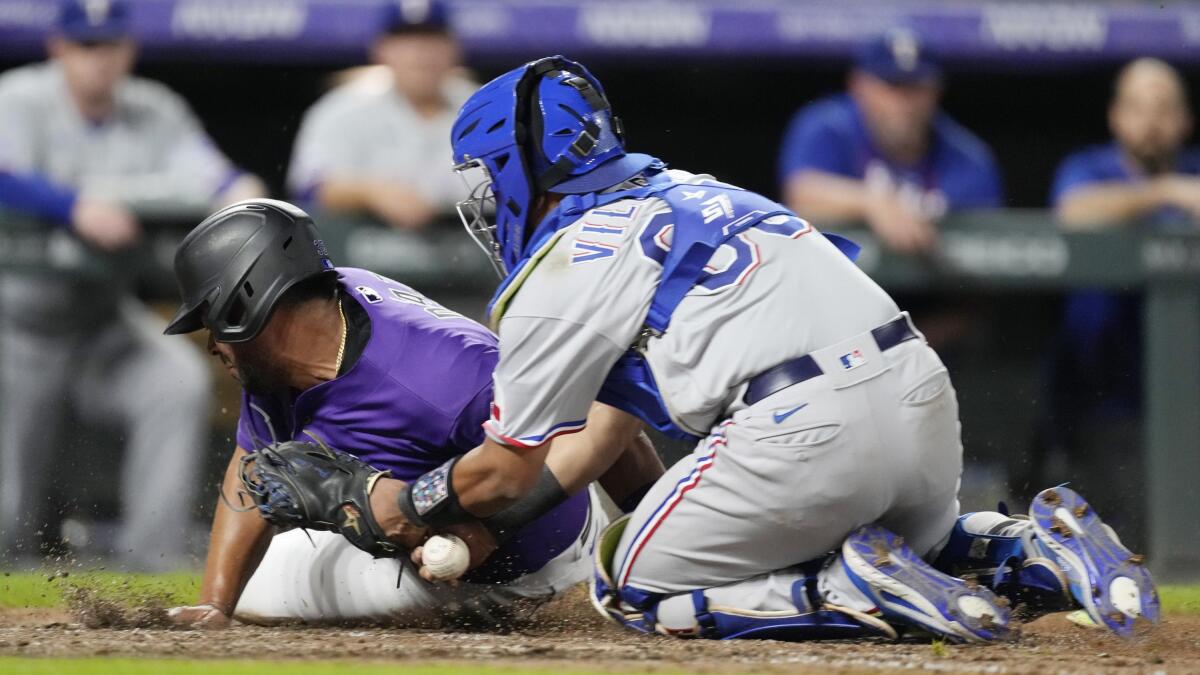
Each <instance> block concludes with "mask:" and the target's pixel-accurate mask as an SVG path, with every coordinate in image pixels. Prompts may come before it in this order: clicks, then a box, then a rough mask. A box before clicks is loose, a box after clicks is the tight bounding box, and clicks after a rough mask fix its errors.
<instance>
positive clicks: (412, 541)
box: [368, 478, 433, 551]
mask: <svg viewBox="0 0 1200 675" xmlns="http://www.w3.org/2000/svg"><path fill="white" fill-rule="evenodd" d="M404 486H405V483H404V481H402V480H396V479H395V478H379V479H378V480H376V481H375V483H374V485H372V487H371V494H370V495H369V497H368V498H369V499H370V500H371V513H372V515H373V516H374V517H375V522H377V523H379V527H380V528H382V529H383V532H384V534H385V535H387V538H388V541H390V542H392V543H393V544H396V545H397V546H399V547H400V548H403V549H405V550H407V551H411V550H413V549H415V548H417V547H418V546H420V545H421V544H422V543H424V542H425V540H426V539H428V538H429V535H431V534H433V533H432V532H430V531H429V528H427V527H422V526H420V525H415V524H413V523H410V522H408V519H407V518H405V517H404V513H403V512H401V511H400V507H399V506H397V505H396V502H397V498H398V497H399V496H400V491H401V490H403V489H404Z"/></svg>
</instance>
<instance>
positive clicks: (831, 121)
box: [779, 102, 857, 185]
mask: <svg viewBox="0 0 1200 675" xmlns="http://www.w3.org/2000/svg"><path fill="white" fill-rule="evenodd" d="M838 112H840V111H839V110H836V109H833V108H832V107H831V106H830V104H829V103H828V102H823V103H818V104H815V105H812V106H809V107H807V108H803V109H801V110H800V112H798V113H796V116H795V117H793V118H792V122H791V124H789V125H788V129H787V133H786V134H785V135H784V137H783V149H782V151H781V152H780V154H779V182H780V185H783V184H785V183H786V182H787V180H788V178H789V177H790V176H791V175H792V174H794V173H796V172H797V171H801V170H804V169H815V170H817V171H824V172H826V173H834V174H838V175H841V176H849V177H857V176H855V167H854V162H853V159H852V158H853V149H852V145H853V139H852V138H850V137H849V133H848V131H847V129H845V128H844V127H845V124H843V123H842V122H844V120H839V119H837V115H835V113H838Z"/></svg>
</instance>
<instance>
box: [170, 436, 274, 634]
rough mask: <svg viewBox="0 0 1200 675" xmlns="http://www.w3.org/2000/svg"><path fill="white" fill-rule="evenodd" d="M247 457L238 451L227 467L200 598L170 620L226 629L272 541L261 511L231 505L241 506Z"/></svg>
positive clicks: (173, 614) (243, 452) (270, 527)
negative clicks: (237, 508) (242, 477)
mask: <svg viewBox="0 0 1200 675" xmlns="http://www.w3.org/2000/svg"><path fill="white" fill-rule="evenodd" d="M245 456H246V451H245V450H243V449H242V448H240V447H239V448H237V449H235V450H234V451H233V456H232V457H231V458H230V460H229V466H228V467H227V468H226V469H225V478H224V479H223V481H222V483H221V492H222V494H223V495H224V496H223V497H222V498H219V499H217V507H216V514H215V515H214V517H213V526H212V534H211V535H210V537H209V544H208V558H207V560H206V562H205V565H204V581H203V582H202V583H201V585H200V599H199V602H198V604H197V605H195V606H192V607H178V608H176V609H174V610H171V620H172V621H174V622H175V623H177V624H181V625H198V626H203V627H217V628H219V627H223V626H225V625H227V624H228V623H229V618H230V617H231V616H232V615H233V610H234V608H235V607H236V606H237V602H238V599H239V598H240V597H241V595H242V590H244V589H245V588H246V583H247V582H248V581H250V577H251V575H253V574H254V570H255V569H257V568H258V564H259V563H260V562H262V558H263V554H265V553H266V551H267V546H268V545H269V544H270V543H271V536H272V535H273V534H274V528H273V527H272V526H271V525H270V524H269V523H267V521H265V520H263V519H262V518H261V517H260V516H259V515H258V511H257V510H255V509H252V510H248V511H238V510H235V509H233V508H231V507H230V506H229V505H230V504H233V505H235V506H238V507H239V508H240V507H241V503H240V500H239V497H238V494H239V490H240V489H241V485H242V483H241V478H240V476H239V470H240V467H241V460H242V458H243V457H245Z"/></svg>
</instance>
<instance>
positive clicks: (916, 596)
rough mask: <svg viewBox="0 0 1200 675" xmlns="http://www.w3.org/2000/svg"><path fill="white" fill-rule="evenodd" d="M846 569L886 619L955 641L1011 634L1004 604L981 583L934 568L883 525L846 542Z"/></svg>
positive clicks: (985, 639) (859, 532)
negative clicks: (957, 577)
mask: <svg viewBox="0 0 1200 675" xmlns="http://www.w3.org/2000/svg"><path fill="white" fill-rule="evenodd" d="M842 565H843V566H844V568H845V570H846V573H847V574H848V575H849V577H850V580H851V581H853V582H854V585H855V586H857V587H858V589H859V590H860V591H862V592H863V593H864V594H865V595H866V596H867V597H868V598H870V599H871V601H873V602H874V603H875V604H876V606H877V607H878V608H879V610H880V611H881V612H882V613H883V616H884V618H887V619H890V620H894V621H897V622H903V623H905V624H908V625H910V626H916V627H918V628H921V629H924V630H926V631H928V632H930V633H933V634H935V635H938V636H941V637H945V638H947V639H949V640H952V641H954V642H992V641H996V640H1004V639H1007V638H1009V637H1010V636H1011V635H1012V631H1011V629H1010V628H1009V610H1008V608H1007V607H1006V605H1007V603H1006V602H1005V601H1003V600H1001V599H999V598H997V597H996V595H995V594H993V593H992V592H991V591H990V590H988V589H986V588H984V587H982V586H980V585H978V584H969V583H968V582H965V581H963V580H961V579H956V578H954V577H952V576H950V575H948V574H943V573H941V572H939V571H937V570H935V569H934V568H933V567H931V566H930V565H929V564H928V563H926V562H925V561H924V560H922V559H921V557H920V556H918V555H917V554H916V552H915V551H913V550H912V549H911V548H909V547H908V546H905V545H904V540H903V539H902V538H901V537H900V536H899V535H896V534H894V533H892V532H890V531H888V530H886V529H884V528H882V527H880V526H878V525H866V526H864V527H860V528H859V529H857V530H855V531H854V532H852V533H851V534H850V536H849V537H847V538H846V541H845V543H843V544H842Z"/></svg>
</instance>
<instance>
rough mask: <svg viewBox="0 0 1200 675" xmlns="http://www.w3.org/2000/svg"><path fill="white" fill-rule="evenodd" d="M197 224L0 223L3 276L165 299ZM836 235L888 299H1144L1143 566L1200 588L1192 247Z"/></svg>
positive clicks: (450, 260)
mask: <svg viewBox="0 0 1200 675" xmlns="http://www.w3.org/2000/svg"><path fill="white" fill-rule="evenodd" d="M202 215H203V214H179V213H167V212H161V211H160V212H154V211H151V212H147V213H144V214H142V216H143V221H144V222H145V223H147V224H148V226H147V233H146V237H145V238H144V241H143V244H142V246H141V247H140V248H139V249H137V250H136V251H132V252H128V253H125V254H121V255H111V256H110V255H99V254H97V253H95V252H93V251H91V250H89V249H88V248H87V247H85V246H83V245H82V244H81V243H80V242H79V241H78V240H76V239H75V238H74V237H73V236H71V235H70V234H68V233H67V232H65V231H63V230H61V229H56V228H52V227H48V226H46V225H45V224H42V223H37V222H34V221H30V220H28V219H25V218H21V217H16V216H12V215H4V214H0V270H20V271H22V272H26V273H35V274H71V275H82V276H84V277H85V278H87V277H91V278H96V279H97V280H99V279H102V278H105V277H109V276H110V275H128V276H131V277H135V278H136V280H137V284H138V288H139V289H140V290H141V291H142V292H143V293H146V294H149V295H151V296H158V297H161V298H170V297H172V296H173V295H174V293H175V290H174V283H173V280H172V277H171V272H170V266H171V260H172V256H173V253H174V249H175V245H176V244H177V243H178V241H179V240H180V238H181V237H182V236H183V233H184V232H186V230H187V229H188V227H190V226H191V225H193V224H195V223H196V222H198V220H199V218H200V217H202ZM317 222H318V223H319V224H320V227H321V230H322V234H323V236H324V237H325V239H326V243H327V245H328V246H329V249H330V252H331V254H332V256H333V258H334V260H336V261H337V262H338V263H339V264H344V265H351V266H359V267H365V268H368V269H371V270H373V271H376V272H379V273H381V274H386V275H389V276H394V277H396V278H398V279H400V280H402V281H404V282H405V283H410V284H412V285H413V286H416V287H419V288H422V289H432V290H434V291H438V292H443V293H446V292H449V293H453V294H455V295H458V296H467V295H469V296H476V297H483V296H485V295H486V294H487V293H488V292H489V291H490V290H491V288H493V287H494V285H495V283H496V278H495V274H494V272H492V270H491V267H490V265H489V264H488V263H487V262H486V260H485V259H484V257H483V255H482V253H481V252H480V251H479V250H478V249H477V248H476V247H475V245H474V243H473V242H471V241H470V240H469V238H468V237H466V236H465V235H464V234H463V232H462V230H461V229H460V228H457V227H453V226H452V225H450V224H445V225H444V226H439V227H435V228H431V229H430V230H429V231H427V232H424V233H420V234H414V233H409V232H397V231H393V230H389V229H385V228H382V227H379V226H377V225H374V224H371V223H369V222H368V221H364V220H355V219H350V218H345V217H340V216H339V217H323V218H322V217H318V218H317ZM844 233H847V234H849V236H850V237H851V238H852V239H854V240H855V241H857V242H858V243H859V244H861V245H862V246H863V252H862V255H861V257H860V259H859V264H860V266H861V267H862V268H863V269H864V270H865V271H866V272H868V273H869V274H871V275H872V276H873V277H874V278H876V279H877V280H879V281H880V283H882V284H883V285H884V286H885V287H887V288H889V289H892V290H911V291H924V290H937V291H940V292H942V293H954V292H956V291H975V290H985V291H993V292H1001V293H1003V292H1005V291H1006V290H1007V291H1014V292H1017V291H1030V290H1042V291H1066V290H1069V289H1078V288H1092V289H1095V288H1102V289H1114V290H1121V291H1141V292H1142V293H1143V294H1144V302H1143V305H1142V306H1143V308H1144V310H1143V311H1144V322H1143V326H1144V342H1143V350H1144V352H1143V365H1144V367H1143V377H1144V378H1145V382H1144V390H1145V402H1144V405H1145V411H1144V424H1143V428H1144V434H1145V438H1144V444H1143V445H1144V447H1145V452H1146V457H1145V460H1146V466H1145V469H1146V486H1145V499H1146V511H1147V515H1148V522H1147V535H1148V541H1149V547H1148V551H1147V552H1148V553H1149V556H1148V558H1149V561H1150V564H1151V566H1152V569H1153V570H1154V571H1155V572H1156V573H1157V574H1158V575H1160V577H1161V578H1163V579H1179V580H1185V579H1186V580H1194V579H1196V578H1200V487H1198V486H1197V481H1198V480H1200V233H1198V234H1178V235H1173V234H1158V233H1150V232H1140V231H1137V230H1135V229H1124V230H1120V231H1109V232H1102V233H1088V234H1068V233H1063V232H1060V231H1059V230H1058V228H1057V226H1056V224H1055V223H1054V222H1053V221H1052V219H1051V218H1050V216H1049V214H1048V213H1046V212H1044V211H1036V210H1029V211H1024V210H1005V211H995V212H979V213H972V214H964V215H960V216H957V217H955V218H952V219H950V220H948V221H947V222H945V223H944V224H943V226H942V237H941V246H940V249H939V252H938V253H937V254H936V255H934V256H928V257H920V258H914V257H904V256H896V255H892V254H889V253H886V252H884V251H883V250H882V249H881V247H880V246H879V245H878V244H877V242H876V241H875V240H874V238H873V237H871V236H870V235H869V234H868V233H866V232H865V231H862V230H856V229H853V228H851V229H849V230H847V231H845V232H844ZM0 405H2V401H0ZM1128 489H1137V488H1136V487H1131V488H1128Z"/></svg>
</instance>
